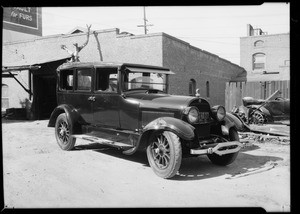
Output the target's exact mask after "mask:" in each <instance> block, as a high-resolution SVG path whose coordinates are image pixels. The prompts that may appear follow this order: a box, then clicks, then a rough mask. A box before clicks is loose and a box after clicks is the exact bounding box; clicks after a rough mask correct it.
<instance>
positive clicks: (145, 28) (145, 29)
mask: <svg viewBox="0 0 300 214" xmlns="http://www.w3.org/2000/svg"><path fill="white" fill-rule="evenodd" d="M147 22H148V20H147V19H146V7H145V6H144V25H138V27H144V31H145V34H147V31H148V29H147V26H153V25H151V24H149V25H147Z"/></svg>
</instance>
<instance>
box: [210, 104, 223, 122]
mask: <svg viewBox="0 0 300 214" xmlns="http://www.w3.org/2000/svg"><path fill="white" fill-rule="evenodd" d="M211 111H212V113H213V117H214V118H215V119H216V120H218V121H222V120H224V118H225V116H226V110H225V108H224V107H223V106H214V107H212V108H211Z"/></svg>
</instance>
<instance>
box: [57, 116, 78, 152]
mask: <svg viewBox="0 0 300 214" xmlns="http://www.w3.org/2000/svg"><path fill="white" fill-rule="evenodd" d="M71 134H72V126H71V124H69V123H68V121H67V117H66V114H65V113H63V114H60V115H59V116H58V117H57V119H56V123H55V137H56V141H57V143H58V145H59V146H60V148H62V149H63V150H71V149H73V148H74V145H75V141H76V139H75V138H73V137H72V136H71Z"/></svg>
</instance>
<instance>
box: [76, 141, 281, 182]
mask: <svg viewBox="0 0 300 214" xmlns="http://www.w3.org/2000/svg"><path fill="white" fill-rule="evenodd" d="M259 148H260V147H259V146H257V145H252V146H249V147H244V148H243V149H242V150H241V151H240V152H239V155H238V157H237V158H236V160H235V161H234V162H233V163H232V164H230V165H228V166H218V165H215V164H213V163H211V161H210V160H209V159H208V157H207V156H206V155H203V156H196V157H189V158H183V159H182V163H181V166H180V169H179V171H178V172H177V174H176V175H175V176H174V177H173V178H171V179H170V180H176V181H187V180H202V179H208V178H213V177H219V176H225V178H226V179H235V178H239V177H244V176H250V175H252V174H256V173H260V172H263V171H267V170H271V169H272V168H274V167H276V165H277V162H278V161H282V160H283V159H282V158H280V157H276V156H260V155H253V154H247V153H245V152H246V151H251V150H256V149H259ZM74 150H77V151H80V150H93V151H96V152H100V153H102V154H107V155H110V156H114V157H117V158H122V159H124V160H128V161H134V162H137V163H140V164H142V165H143V166H146V167H150V166H149V164H148V160H147V156H146V153H145V152H137V153H135V154H133V155H125V154H123V153H122V151H121V150H119V149H116V148H113V147H109V146H105V145H101V144H99V143H91V144H87V145H78V146H75V149H74Z"/></svg>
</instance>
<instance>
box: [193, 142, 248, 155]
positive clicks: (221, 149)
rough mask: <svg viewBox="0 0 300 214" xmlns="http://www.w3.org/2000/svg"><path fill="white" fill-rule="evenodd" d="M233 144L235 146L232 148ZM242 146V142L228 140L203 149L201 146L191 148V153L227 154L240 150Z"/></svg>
mask: <svg viewBox="0 0 300 214" xmlns="http://www.w3.org/2000/svg"><path fill="white" fill-rule="evenodd" d="M233 146H234V148H230V147H233ZM226 147H227V148H226ZM242 147H243V144H242V143H240V142H239V141H228V142H223V143H219V144H217V145H216V146H215V147H210V148H207V149H201V148H198V149H191V150H190V153H191V154H192V155H207V154H212V153H216V154H218V155H225V154H229V153H235V152H238V151H239V150H240V149H241V148H242Z"/></svg>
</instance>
